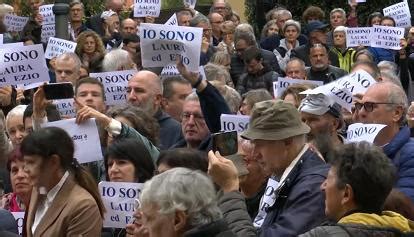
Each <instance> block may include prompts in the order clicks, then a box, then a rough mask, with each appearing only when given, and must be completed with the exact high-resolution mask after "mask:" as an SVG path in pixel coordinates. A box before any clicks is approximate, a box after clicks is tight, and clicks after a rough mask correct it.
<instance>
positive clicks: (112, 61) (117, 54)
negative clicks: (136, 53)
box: [102, 49, 132, 72]
mask: <svg viewBox="0 0 414 237" xmlns="http://www.w3.org/2000/svg"><path fill="white" fill-rule="evenodd" d="M128 65H132V60H131V59H130V57H129V53H128V51H126V50H123V49H113V50H111V51H109V52H108V53H107V54H106V55H105V57H104V58H103V61H102V69H103V71H104V72H112V71H119V70H129V69H132V68H125V66H128Z"/></svg>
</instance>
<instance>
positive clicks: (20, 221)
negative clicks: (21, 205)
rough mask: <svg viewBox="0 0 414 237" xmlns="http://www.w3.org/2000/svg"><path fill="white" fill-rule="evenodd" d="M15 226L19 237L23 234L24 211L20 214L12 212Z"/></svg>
mask: <svg viewBox="0 0 414 237" xmlns="http://www.w3.org/2000/svg"><path fill="white" fill-rule="evenodd" d="M11 214H12V215H13V216H14V219H15V220H16V224H17V230H18V232H19V236H22V233H23V222H24V211H22V212H12V213H11Z"/></svg>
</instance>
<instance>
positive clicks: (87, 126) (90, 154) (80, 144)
mask: <svg viewBox="0 0 414 237" xmlns="http://www.w3.org/2000/svg"><path fill="white" fill-rule="evenodd" d="M41 126H42V127H59V128H62V129H63V130H65V131H66V132H67V133H68V134H69V136H70V137H71V138H72V140H73V142H74V143H75V155H74V157H75V158H76V159H77V160H78V162H79V163H81V164H83V163H88V162H92V161H97V160H102V150H101V142H100V140H99V134H98V127H97V126H96V122H95V119H89V120H87V121H84V122H83V123H81V124H76V123H75V119H74V118H72V119H65V120H59V121H54V122H49V123H45V124H42V125H41Z"/></svg>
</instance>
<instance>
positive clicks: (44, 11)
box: [39, 4, 55, 25]
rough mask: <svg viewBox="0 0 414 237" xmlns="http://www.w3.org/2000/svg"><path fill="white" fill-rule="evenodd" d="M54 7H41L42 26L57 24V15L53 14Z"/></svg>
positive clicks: (48, 5)
mask: <svg viewBox="0 0 414 237" xmlns="http://www.w3.org/2000/svg"><path fill="white" fill-rule="evenodd" d="M53 5H54V4H47V5H42V6H40V7H39V13H40V15H42V16H43V21H42V25H50V24H55V14H54V13H53Z"/></svg>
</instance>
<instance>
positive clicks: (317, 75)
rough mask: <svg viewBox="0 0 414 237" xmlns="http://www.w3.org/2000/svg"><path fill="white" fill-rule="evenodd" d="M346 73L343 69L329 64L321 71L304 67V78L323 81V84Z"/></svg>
mask: <svg viewBox="0 0 414 237" xmlns="http://www.w3.org/2000/svg"><path fill="white" fill-rule="evenodd" d="M346 74H348V73H347V72H346V71H345V70H343V69H341V68H339V67H334V66H331V65H329V66H328V67H327V68H326V69H325V70H323V71H313V70H312V68H311V67H310V68H306V78H307V80H311V81H323V84H326V83H329V82H332V81H335V80H336V79H339V78H341V77H343V76H345V75H346Z"/></svg>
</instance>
